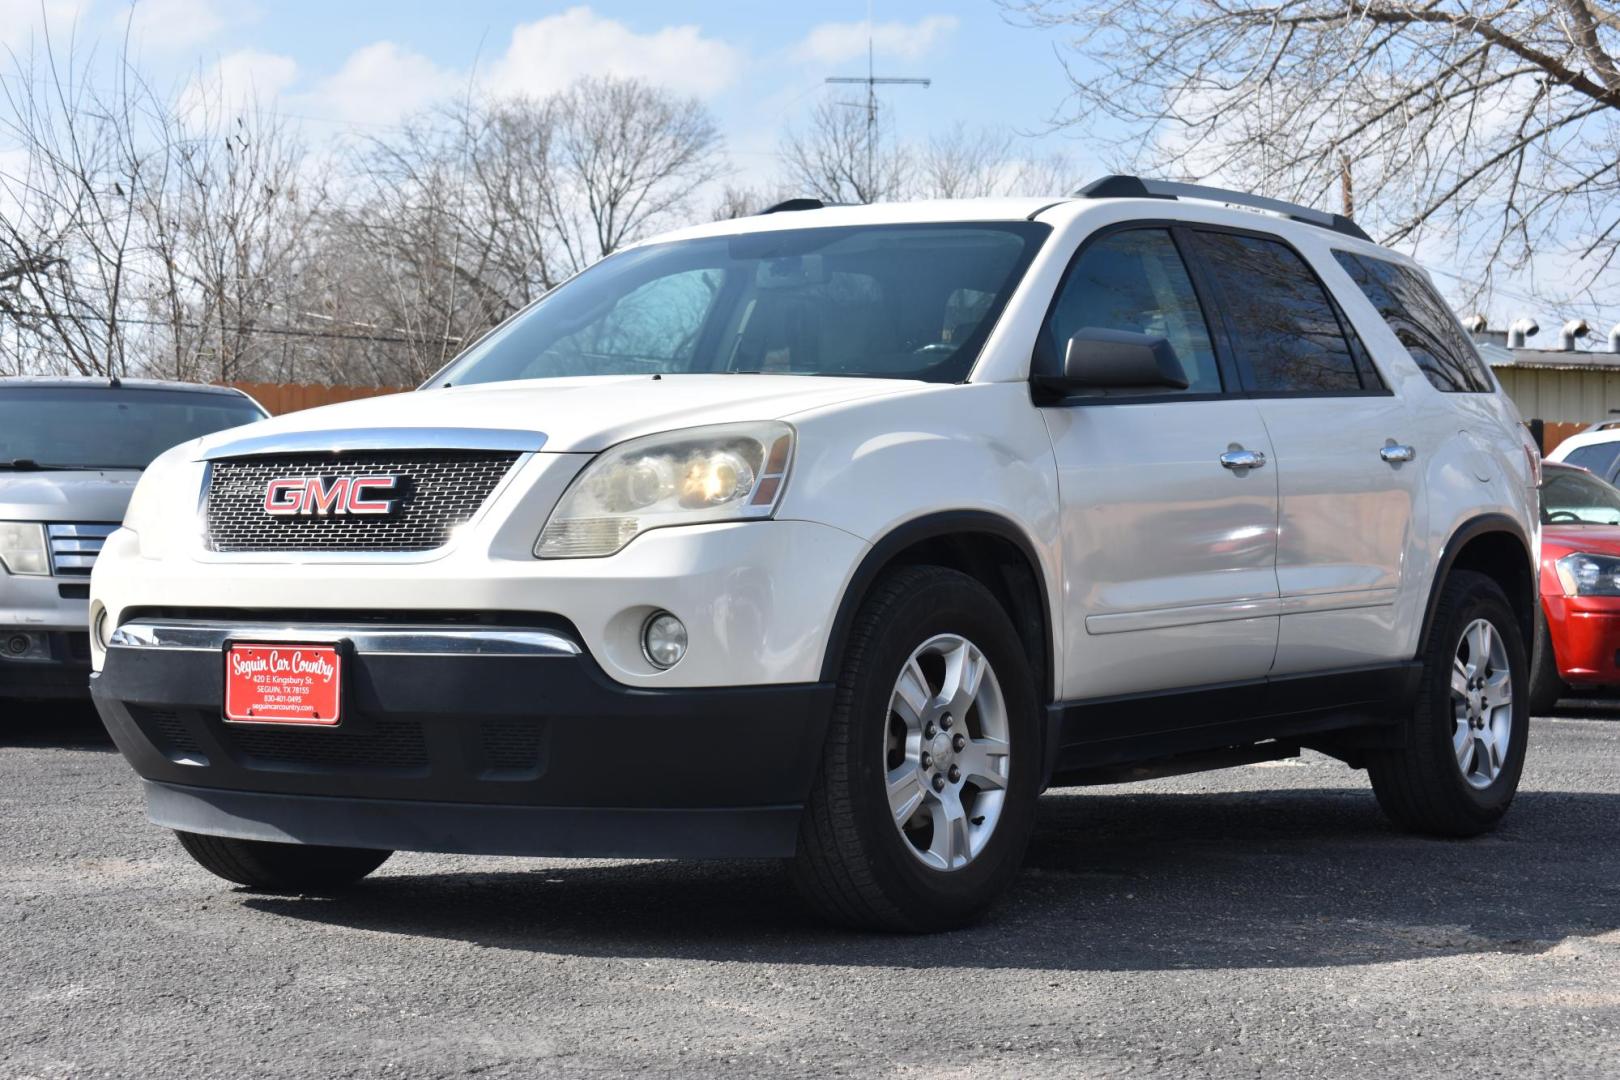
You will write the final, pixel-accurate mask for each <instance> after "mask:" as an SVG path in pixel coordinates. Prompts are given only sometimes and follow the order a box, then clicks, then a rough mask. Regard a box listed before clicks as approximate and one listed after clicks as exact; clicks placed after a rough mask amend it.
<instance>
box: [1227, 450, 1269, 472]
mask: <svg viewBox="0 0 1620 1080" xmlns="http://www.w3.org/2000/svg"><path fill="white" fill-rule="evenodd" d="M1265 463H1266V455H1265V454H1263V453H1261V452H1260V451H1259V450H1228V451H1227V452H1226V453H1224V454H1222V455H1221V465H1222V466H1224V467H1225V468H1228V469H1258V468H1259V467H1260V466H1262V465H1264V464H1265Z"/></svg>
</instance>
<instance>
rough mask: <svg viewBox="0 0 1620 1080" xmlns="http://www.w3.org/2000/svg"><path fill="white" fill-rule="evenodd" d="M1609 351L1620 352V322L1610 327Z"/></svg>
mask: <svg viewBox="0 0 1620 1080" xmlns="http://www.w3.org/2000/svg"><path fill="white" fill-rule="evenodd" d="M1609 351H1610V352H1613V353H1620V322H1617V323H1615V324H1614V326H1612V327H1611V328H1610V329H1609Z"/></svg>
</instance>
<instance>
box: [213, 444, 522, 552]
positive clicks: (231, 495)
mask: <svg viewBox="0 0 1620 1080" xmlns="http://www.w3.org/2000/svg"><path fill="white" fill-rule="evenodd" d="M517 459H518V455H517V454H515V453H509V452H500V451H482V450H410V451H377V452H374V453H352V454H341V455H331V454H316V455H310V454H302V455H276V456H271V457H252V458H230V459H226V460H222V461H216V462H214V463H213V465H212V466H211V467H210V470H209V479H208V496H207V512H206V516H207V521H208V546H209V547H210V548H212V549H213V550H214V551H379V552H384V551H432V550H433V549H435V548H440V547H443V546H444V545H445V544H447V543H449V542H450V537H451V535H452V534H453V533H454V532H455V530H456V528H457V527H458V526H460V525H463V524H465V523H466V522H467V521H470V520H471V519H472V517H473V515H475V514H476V513H478V510H479V508H480V507H481V506H483V505H484V500H486V499H488V498H489V495H490V493H491V492H492V491H494V490H495V487H496V485H497V484H499V483H500V482H501V478H502V477H504V476H505V475H506V474H507V472H508V471H509V470H510V469H511V468H512V465H513V463H514V462H516V461H517ZM356 476H364V477H379V476H382V477H391V478H394V479H395V481H396V482H395V485H394V487H393V489H392V491H391V492H390V494H391V495H392V497H393V499H394V500H395V505H394V508H393V510H392V512H390V513H387V514H378V515H357V514H346V513H335V512H330V511H328V512H326V513H319V512H311V513H307V514H305V513H298V514H287V515H276V514H270V513H268V512H266V510H265V496H266V492H267V490H268V488H269V485H270V482H271V481H272V480H296V481H311V482H319V483H320V484H322V485H324V489H325V490H332V488H333V486H334V485H335V484H336V481H337V480H339V479H342V478H353V477H356Z"/></svg>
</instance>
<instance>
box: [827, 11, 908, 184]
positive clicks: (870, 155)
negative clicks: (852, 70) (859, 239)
mask: <svg viewBox="0 0 1620 1080" xmlns="http://www.w3.org/2000/svg"><path fill="white" fill-rule="evenodd" d="M874 52H875V50H874V47H873V44H872V4H871V0H867V5H866V74H865V76H854V75H833V76H830V77H829V78H828V79H827V82H828V83H829V84H832V83H845V84H848V83H855V84H861V83H864V84H865V85H866V193H867V198H868V199H875V198H876V197H877V116H878V97H877V88H878V87H879V86H880V85H882V86H921V87H924V88H926V87H928V86H931V85H933V80H931V79H915V78H900V77H896V76H892V75H884V76H880V75H878V74H877V73H876V70H877V66H876V58H875V55H874Z"/></svg>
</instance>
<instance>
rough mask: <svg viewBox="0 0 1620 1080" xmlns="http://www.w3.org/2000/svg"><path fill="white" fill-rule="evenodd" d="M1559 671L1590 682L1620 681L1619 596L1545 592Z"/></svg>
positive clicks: (1574, 679) (1568, 678)
mask: <svg viewBox="0 0 1620 1080" xmlns="http://www.w3.org/2000/svg"><path fill="white" fill-rule="evenodd" d="M1542 606H1543V609H1544V610H1545V611H1546V615H1547V629H1548V632H1549V634H1550V635H1551V636H1552V642H1553V655H1554V656H1555V657H1556V658H1557V661H1558V673H1559V675H1561V676H1562V677H1563V679H1564V681H1566V682H1570V683H1575V684H1583V685H1588V686H1604V685H1617V684H1620V597H1615V596H1565V595H1563V594H1561V593H1557V594H1552V595H1543V596H1542Z"/></svg>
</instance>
